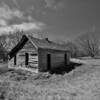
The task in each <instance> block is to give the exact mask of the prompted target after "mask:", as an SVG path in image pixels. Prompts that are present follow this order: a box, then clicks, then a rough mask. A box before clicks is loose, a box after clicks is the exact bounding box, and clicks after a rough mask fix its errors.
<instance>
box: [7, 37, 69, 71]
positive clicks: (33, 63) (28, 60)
mask: <svg viewBox="0 0 100 100" xmlns="http://www.w3.org/2000/svg"><path fill="white" fill-rule="evenodd" d="M8 58H9V62H8V67H9V68H19V67H20V68H25V69H26V68H27V69H31V70H33V71H35V72H45V71H50V70H51V69H54V68H57V67H62V66H65V65H68V64H69V59H70V52H69V51H68V50H67V48H65V47H64V46H62V45H60V44H57V43H54V42H52V41H50V40H48V39H38V38H34V37H32V36H29V35H23V36H22V39H21V40H20V42H19V43H18V44H17V45H16V46H15V47H14V48H13V49H12V50H11V51H10V52H9V54H8Z"/></svg>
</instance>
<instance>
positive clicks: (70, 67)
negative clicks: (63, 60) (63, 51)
mask: <svg viewBox="0 0 100 100" xmlns="http://www.w3.org/2000/svg"><path fill="white" fill-rule="evenodd" d="M81 65H82V64H79V63H73V62H70V64H69V65H66V66H62V67H61V66H60V67H58V68H55V69H52V70H50V74H65V73H68V72H70V71H72V70H74V69H75V68H76V67H79V66H81Z"/></svg>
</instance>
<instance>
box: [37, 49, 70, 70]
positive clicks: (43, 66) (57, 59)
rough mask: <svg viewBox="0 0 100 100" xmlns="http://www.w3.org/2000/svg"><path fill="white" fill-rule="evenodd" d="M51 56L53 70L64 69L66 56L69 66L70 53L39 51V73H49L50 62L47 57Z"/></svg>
mask: <svg viewBox="0 0 100 100" xmlns="http://www.w3.org/2000/svg"><path fill="white" fill-rule="evenodd" d="M48 54H50V56H51V57H50V58H51V64H50V65H51V69H53V68H57V67H63V66H64V65H65V54H67V59H66V60H67V61H66V62H67V64H68V63H69V59H70V56H69V52H64V51H58V50H48V49H39V50H38V56H39V71H47V70H48V66H47V65H48V62H47V61H48V60H47V55H48Z"/></svg>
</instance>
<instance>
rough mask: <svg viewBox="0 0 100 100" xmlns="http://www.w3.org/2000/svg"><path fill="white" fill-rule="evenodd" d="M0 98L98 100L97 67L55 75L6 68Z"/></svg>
mask: <svg viewBox="0 0 100 100" xmlns="http://www.w3.org/2000/svg"><path fill="white" fill-rule="evenodd" d="M91 62H92V60H91ZM0 100H100V66H99V65H98V64H97V65H92V64H88V65H86V64H85V65H81V66H78V67H76V69H74V70H72V71H71V72H69V73H65V74H57V75H56V74H53V75H51V74H49V73H40V74H35V73H30V72H26V71H22V70H16V71H7V72H6V73H2V74H1V75H0Z"/></svg>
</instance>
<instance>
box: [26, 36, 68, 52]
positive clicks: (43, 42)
mask: <svg viewBox="0 0 100 100" xmlns="http://www.w3.org/2000/svg"><path fill="white" fill-rule="evenodd" d="M27 37H28V38H29V40H30V41H31V42H32V44H33V45H35V46H36V47H37V48H44V49H53V50H61V51H67V50H68V48H67V47H65V46H63V45H60V44H57V43H54V42H52V41H50V40H48V39H38V38H34V37H32V36H27Z"/></svg>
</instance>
